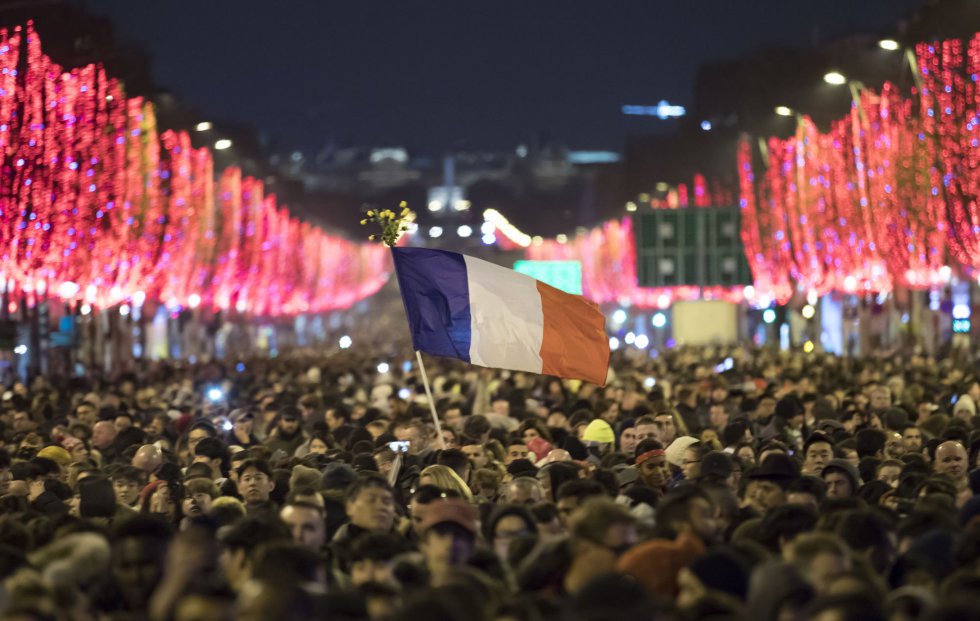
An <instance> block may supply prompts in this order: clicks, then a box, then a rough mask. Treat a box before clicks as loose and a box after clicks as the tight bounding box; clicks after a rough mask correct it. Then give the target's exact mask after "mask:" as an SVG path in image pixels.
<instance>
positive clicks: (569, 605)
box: [0, 348, 980, 621]
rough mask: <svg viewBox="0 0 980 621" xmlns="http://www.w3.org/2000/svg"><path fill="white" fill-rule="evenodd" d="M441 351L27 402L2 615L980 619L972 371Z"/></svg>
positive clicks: (784, 358) (978, 457)
mask: <svg viewBox="0 0 980 621" xmlns="http://www.w3.org/2000/svg"><path fill="white" fill-rule="evenodd" d="M429 360H430V362H429V369H428V370H429V376H430V378H431V380H432V391H433V400H434V403H433V404H432V405H434V408H430V404H429V403H428V400H427V398H426V396H425V391H424V390H423V389H422V386H421V383H420V382H421V380H420V379H419V374H418V369H417V368H416V367H415V366H414V364H413V363H411V362H409V361H401V360H396V359H391V360H389V361H387V362H385V364H384V365H380V366H379V364H378V363H379V361H378V359H377V358H368V357H364V356H357V355H355V354H353V353H350V352H346V353H343V354H335V355H330V356H326V355H323V356H319V357H318V356H314V355H312V354H310V353H308V352H307V353H297V354H295V355H290V356H285V355H283V356H280V357H278V358H275V359H270V360H248V361H236V362H231V363H209V364H200V365H194V366H181V365H179V364H164V363H147V364H146V365H145V366H144V367H142V368H141V370H140V371H139V372H138V373H127V374H122V375H120V376H118V377H105V378H89V379H85V380H83V379H79V378H72V379H65V378H45V377H37V378H34V380H33V381H32V382H31V383H30V384H29V385H25V384H23V383H15V384H13V385H11V386H8V387H6V388H5V389H4V391H3V392H2V396H0V439H2V449H0V580H2V582H0V584H2V588H0V621H48V620H53V621H85V620H93V621H95V620H102V619H120V620H143V619H148V620H153V621H171V620H172V621H226V620H227V621H230V620H242V621H252V620H254V621H269V620H276V621H294V620H295V621H299V620H305V619H340V620H352V621H353V620H362V619H363V620H371V621H375V620H387V619H392V620H397V621H401V620H406V621H420V620H422V619H424V620H426V621H455V620H463V619H466V620H471V619H472V620H474V621H551V620H558V619H569V620H579V619H581V620H589V621H591V620H595V621H599V620H606V619H609V620H613V619H617V620H620V619H621V620H627V621H632V620H636V621H641V620H651V619H671V620H673V619H676V620H678V621H702V620H705V621H706V620H708V619H712V620H716V619H732V620H735V619H747V620H748V619H751V620H752V621H795V620H797V619H799V620H813V621H858V620H861V621H877V620H881V621H884V620H887V621H919V620H923V621H933V620H945V619H957V620H959V619H964V620H966V619H980V610H978V609H977V608H976V606H975V604H974V603H973V602H974V601H975V598H976V597H978V596H980V519H978V518H980V416H978V407H980V374H978V371H977V368H976V367H975V366H974V362H973V361H972V360H970V359H969V358H968V357H963V356H960V357H952V356H951V357H947V358H943V359H938V360H937V359H935V358H930V357H927V356H923V355H918V354H914V353H909V354H899V353H895V354H890V355H888V356H879V357H875V358H867V359H853V358H837V357H834V356H830V355H823V354H817V353H811V354H804V353H802V352H775V351H768V350H750V349H741V348H729V349H703V348H702V349H684V348H680V349H673V350H667V351H663V352H659V353H653V354H647V353H644V352H637V351H633V352H632V353H630V354H626V353H624V352H617V353H616V354H614V357H613V361H612V365H611V371H610V377H609V381H608V382H607V385H606V386H605V387H598V386H595V385H591V384H585V383H582V382H578V381H568V380H566V381H561V380H557V379H554V378H547V377H541V376H536V375H529V374H524V373H517V372H507V371H499V370H489V369H481V368H478V367H472V366H468V365H464V364H462V363H456V362H451V361H445V360H437V359H429ZM433 409H434V411H435V415H436V417H435V418H434V416H433ZM437 423H438V424H437Z"/></svg>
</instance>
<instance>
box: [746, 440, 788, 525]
mask: <svg viewBox="0 0 980 621" xmlns="http://www.w3.org/2000/svg"><path fill="white" fill-rule="evenodd" d="M799 477H800V468H799V466H797V465H796V462H795V461H793V458H792V457H790V456H789V455H786V454H783V453H772V454H770V455H768V456H767V457H766V458H765V459H764V460H763V461H762V465H761V466H759V467H758V468H756V469H755V470H753V471H752V472H750V473H749V475H748V479H749V484H748V486H747V487H746V488H745V501H744V505H747V506H750V507H752V508H753V509H755V510H756V511H757V512H758V513H759V514H760V515H761V514H764V513H765V512H766V511H768V510H769V509H771V508H773V507H778V506H781V505H783V504H785V503H786V490H787V489H788V488H789V486H790V485H792V483H793V482H794V481H796V479H798V478H799Z"/></svg>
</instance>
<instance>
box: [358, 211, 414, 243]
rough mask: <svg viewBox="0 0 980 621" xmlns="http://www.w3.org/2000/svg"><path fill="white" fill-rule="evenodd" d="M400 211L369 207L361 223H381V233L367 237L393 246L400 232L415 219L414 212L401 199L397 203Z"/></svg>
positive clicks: (403, 231)
mask: <svg viewBox="0 0 980 621" xmlns="http://www.w3.org/2000/svg"><path fill="white" fill-rule="evenodd" d="M398 206H399V207H400V208H401V211H399V212H397V213H396V212H394V211H392V210H391V209H381V210H377V209H371V210H369V211H368V212H367V213H366V214H364V215H365V216H366V217H365V218H364V219H363V220H361V225H362V226H363V225H367V224H369V223H376V224H380V225H381V233H380V234H375V235H371V236H369V237H368V239H370V240H371V241H375V240H378V239H380V240H381V242H382V243H384V245H386V246H388V247H393V246H394V245H395V244H397V243H398V240H399V239H400V238H401V236H402V234H404V233H405V232H407V231H408V230H409V228H410V225H411V224H412V222H414V221H415V212H413V211H412V210H411V209H409V208H408V203H406V202H405V201H402V202H400V203H399V204H398Z"/></svg>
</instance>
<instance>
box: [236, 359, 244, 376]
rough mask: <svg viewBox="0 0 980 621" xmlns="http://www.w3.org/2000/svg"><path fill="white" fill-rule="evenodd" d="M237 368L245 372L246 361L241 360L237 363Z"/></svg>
mask: <svg viewBox="0 0 980 621" xmlns="http://www.w3.org/2000/svg"><path fill="white" fill-rule="evenodd" d="M235 370H236V371H238V372H239V373H244V372H245V363H244V362H239V363H238V364H236V365H235Z"/></svg>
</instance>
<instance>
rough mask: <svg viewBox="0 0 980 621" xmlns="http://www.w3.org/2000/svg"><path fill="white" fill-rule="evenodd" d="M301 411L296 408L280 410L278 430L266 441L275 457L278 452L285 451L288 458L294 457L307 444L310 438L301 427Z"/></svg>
mask: <svg viewBox="0 0 980 621" xmlns="http://www.w3.org/2000/svg"><path fill="white" fill-rule="evenodd" d="M300 419H301V415H300V411H299V408H297V407H294V406H287V407H284V408H282V409H281V410H279V417H278V420H277V422H276V428H275V429H274V430H273V431H272V433H270V434H269V437H268V438H266V439H265V445H266V447H268V449H269V452H270V453H271V454H273V455H275V454H276V451H283V452H285V453H286V456H287V457H292V456H293V453H295V452H296V449H297V448H299V446H300V445H301V444H303V443H304V442H306V440H307V438H308V436H307V435H306V432H305V431H303V428H302V426H301V425H300Z"/></svg>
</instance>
